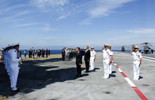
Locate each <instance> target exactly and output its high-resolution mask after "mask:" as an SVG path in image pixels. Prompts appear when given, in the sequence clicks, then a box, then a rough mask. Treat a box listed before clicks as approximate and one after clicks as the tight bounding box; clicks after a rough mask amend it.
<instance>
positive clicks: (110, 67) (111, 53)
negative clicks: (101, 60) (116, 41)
mask: <svg viewBox="0 0 155 100" xmlns="http://www.w3.org/2000/svg"><path fill="white" fill-rule="evenodd" d="M108 48H109V50H110V57H111V59H112V60H113V52H112V50H111V46H109V47H108ZM109 74H112V63H111V64H110V65H109Z"/></svg>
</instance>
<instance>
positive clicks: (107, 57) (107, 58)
mask: <svg viewBox="0 0 155 100" xmlns="http://www.w3.org/2000/svg"><path fill="white" fill-rule="evenodd" d="M104 48H105V49H104ZM102 52H103V66H104V77H103V78H105V79H108V78H109V67H110V65H111V63H112V53H111V52H110V50H109V46H108V45H104V46H103V47H102Z"/></svg>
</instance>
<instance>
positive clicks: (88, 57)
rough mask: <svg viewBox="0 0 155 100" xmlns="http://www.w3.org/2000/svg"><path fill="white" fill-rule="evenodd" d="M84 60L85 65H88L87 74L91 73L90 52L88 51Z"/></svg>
mask: <svg viewBox="0 0 155 100" xmlns="http://www.w3.org/2000/svg"><path fill="white" fill-rule="evenodd" d="M84 60H85V65H86V72H88V71H89V61H90V50H86V52H85V56H84ZM88 60H89V61H88Z"/></svg>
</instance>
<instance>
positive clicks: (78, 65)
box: [76, 47, 82, 78]
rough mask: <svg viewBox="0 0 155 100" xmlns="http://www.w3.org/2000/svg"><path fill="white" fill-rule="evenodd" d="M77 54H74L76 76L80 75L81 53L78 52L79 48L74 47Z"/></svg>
mask: <svg viewBox="0 0 155 100" xmlns="http://www.w3.org/2000/svg"><path fill="white" fill-rule="evenodd" d="M76 51H77V54H76V67H77V76H76V77H77V78H78V77H81V64H82V54H81V52H80V48H79V47H77V48H76Z"/></svg>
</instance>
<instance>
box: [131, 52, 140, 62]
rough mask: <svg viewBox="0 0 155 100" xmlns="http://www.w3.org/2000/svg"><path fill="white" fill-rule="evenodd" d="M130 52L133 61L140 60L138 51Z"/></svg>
mask: <svg viewBox="0 0 155 100" xmlns="http://www.w3.org/2000/svg"><path fill="white" fill-rule="evenodd" d="M131 54H132V55H133V60H134V61H140V59H141V58H142V54H141V53H140V52H132V53H131Z"/></svg>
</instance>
